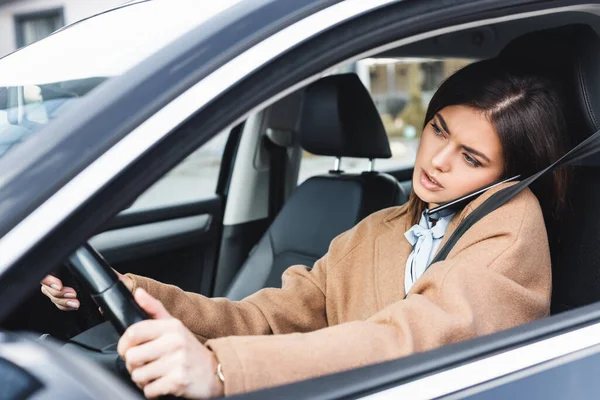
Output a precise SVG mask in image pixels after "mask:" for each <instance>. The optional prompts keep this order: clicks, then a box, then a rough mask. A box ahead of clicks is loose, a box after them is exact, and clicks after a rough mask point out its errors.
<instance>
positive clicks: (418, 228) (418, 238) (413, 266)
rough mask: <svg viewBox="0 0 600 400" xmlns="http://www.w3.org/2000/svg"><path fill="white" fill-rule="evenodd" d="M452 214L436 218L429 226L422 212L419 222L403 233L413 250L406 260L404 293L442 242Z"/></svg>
mask: <svg viewBox="0 0 600 400" xmlns="http://www.w3.org/2000/svg"><path fill="white" fill-rule="evenodd" d="M453 216H454V214H450V215H446V216H443V217H441V218H440V219H439V220H437V222H436V224H435V226H433V227H430V226H431V223H430V221H427V217H426V216H425V213H423V214H422V215H421V220H420V221H419V224H418V225H414V226H413V227H412V228H410V229H409V230H408V231H407V232H406V233H405V234H404V236H405V237H406V240H408V242H409V243H410V244H411V245H412V246H413V250H412V252H411V253H410V256H408V260H407V261H406V270H405V273H404V290H405V291H406V293H408V291H409V290H410V288H411V287H412V286H413V285H414V283H415V282H416V281H417V279H419V277H420V276H421V275H423V273H424V272H425V270H426V269H427V266H428V265H429V263H430V262H431V260H432V259H433V256H434V254H435V252H436V251H437V249H438V248H439V247H440V244H441V243H442V238H443V237H444V234H445V233H446V229H447V228H448V224H449V223H450V221H451V220H452V217H453Z"/></svg>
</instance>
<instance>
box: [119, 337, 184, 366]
mask: <svg viewBox="0 0 600 400" xmlns="http://www.w3.org/2000/svg"><path fill="white" fill-rule="evenodd" d="M184 345H185V341H184V340H183V336H180V335H174V334H169V333H167V334H165V335H162V336H160V337H159V338H157V339H156V340H151V341H149V342H146V343H144V344H142V345H139V346H135V347H133V348H131V349H129V350H127V352H126V353H125V357H123V358H124V359H125V363H126V366H127V370H128V371H129V372H131V371H133V370H134V369H136V368H138V367H141V366H143V365H145V364H147V363H149V362H152V361H155V360H157V359H159V358H160V357H162V356H164V355H167V354H169V353H172V352H173V351H175V350H177V349H180V348H182V347H183V346H184Z"/></svg>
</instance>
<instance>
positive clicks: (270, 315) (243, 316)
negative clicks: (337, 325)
mask: <svg viewBox="0 0 600 400" xmlns="http://www.w3.org/2000/svg"><path fill="white" fill-rule="evenodd" d="M355 231H356V227H355V228H353V229H351V230H349V231H347V232H344V233H342V234H341V235H339V236H338V237H336V238H335V239H334V240H333V241H332V243H331V245H330V247H329V251H328V253H327V254H326V255H325V256H323V257H322V258H321V259H319V260H318V261H317V262H316V263H315V264H314V266H313V268H312V269H310V268H307V267H305V266H302V265H295V266H292V267H290V268H288V269H287V270H286V271H285V272H284V274H283V276H282V287H281V288H267V289H262V290H260V291H258V292H257V293H255V294H253V295H250V296H248V297H246V298H245V299H243V300H241V301H231V300H228V299H225V298H207V297H205V296H202V295H199V294H196V293H191V292H185V291H183V290H181V289H179V288H178V287H176V286H173V285H167V284H163V283H160V282H157V281H155V280H152V279H149V278H144V277H141V276H138V275H134V274H127V276H129V277H131V278H132V279H133V282H134V287H133V289H132V291H135V289H136V288H137V287H141V288H143V289H145V290H146V291H147V292H148V293H150V294H151V295H152V296H154V297H155V298H157V299H159V300H160V301H161V302H162V303H163V304H164V306H165V308H166V309H167V311H169V313H170V314H171V315H173V316H174V317H175V318H177V319H179V320H181V321H182V322H183V324H184V325H185V326H186V327H187V328H188V329H189V330H190V331H192V333H194V334H195V335H196V336H197V337H198V339H199V340H200V341H202V342H204V341H206V340H207V339H211V338H219V337H223V336H233V335H235V336H239V335H271V334H282V333H290V332H309V331H314V330H317V329H321V328H324V327H326V326H328V323H327V315H326V307H325V296H326V293H325V291H326V282H327V269H328V268H330V267H331V266H332V265H335V264H336V263H337V262H339V261H340V260H341V259H343V258H344V257H345V255H346V254H348V252H349V249H350V248H351V247H352V246H354V244H355V243H356V242H357V241H359V239H357V238H356V235H355Z"/></svg>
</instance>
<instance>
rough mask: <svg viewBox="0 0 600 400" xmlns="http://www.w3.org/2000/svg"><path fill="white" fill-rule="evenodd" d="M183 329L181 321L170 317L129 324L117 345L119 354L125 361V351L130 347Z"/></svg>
mask: <svg viewBox="0 0 600 400" xmlns="http://www.w3.org/2000/svg"><path fill="white" fill-rule="evenodd" d="M182 329H184V327H183V324H182V323H181V321H179V320H177V319H175V318H170V319H159V320H146V321H142V322H138V323H137V324H134V325H132V326H130V327H129V328H128V329H127V330H126V331H125V333H124V334H123V336H121V339H119V343H118V345H117V351H118V352H119V355H120V356H121V357H123V359H125V360H126V361H127V351H128V350H129V349H131V348H132V347H135V346H138V345H140V344H143V343H146V342H149V341H151V340H154V339H157V338H158V337H160V336H162V335H164V334H166V333H168V332H172V331H178V330H182Z"/></svg>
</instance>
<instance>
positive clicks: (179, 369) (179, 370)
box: [117, 289, 224, 398]
mask: <svg viewBox="0 0 600 400" xmlns="http://www.w3.org/2000/svg"><path fill="white" fill-rule="evenodd" d="M134 296H135V300H136V301H137V302H138V304H139V305H140V306H141V307H142V308H143V309H144V310H145V311H146V312H147V313H148V314H149V315H150V316H151V317H152V318H153V319H151V320H146V321H142V322H138V323H137V324H134V325H132V326H131V327H129V329H127V331H125V333H124V334H123V336H122V337H121V339H120V340H119V345H118V347H117V350H118V352H119V354H120V355H121V357H123V359H124V360H125V364H126V366H127V370H128V371H129V373H130V374H131V379H132V380H133V381H134V382H135V383H136V385H138V386H139V387H140V388H141V389H143V390H144V395H145V396H146V397H148V398H155V397H158V396H162V395H167V394H172V395H176V396H181V397H186V398H210V397H216V396H223V391H224V388H223V384H222V383H221V381H220V380H219V379H218V377H217V375H216V374H215V372H216V370H217V364H218V363H217V360H216V358H215V356H214V354H213V353H212V352H211V351H210V350H208V349H207V348H206V347H204V346H203V345H202V343H200V342H199V341H198V339H197V338H196V337H195V336H194V335H193V334H192V332H190V331H189V330H188V329H187V328H186V327H185V326H184V325H183V324H182V323H181V321H179V320H178V319H175V318H174V317H172V316H171V315H170V314H169V313H168V312H167V310H166V309H165V308H164V306H163V305H162V303H161V302H160V301H158V300H157V299H155V298H154V297H152V296H150V295H149V294H148V293H147V292H145V291H144V290H143V289H137V290H136V292H135V295H134Z"/></svg>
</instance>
